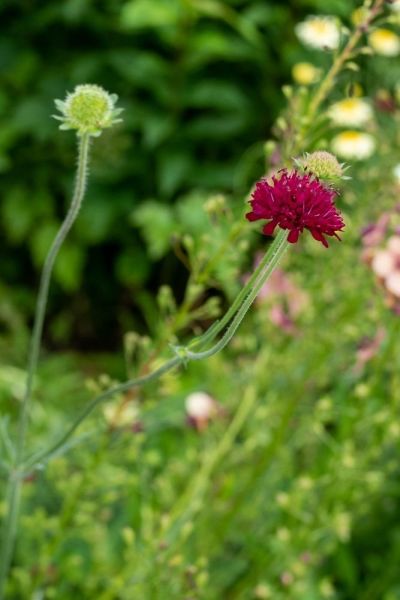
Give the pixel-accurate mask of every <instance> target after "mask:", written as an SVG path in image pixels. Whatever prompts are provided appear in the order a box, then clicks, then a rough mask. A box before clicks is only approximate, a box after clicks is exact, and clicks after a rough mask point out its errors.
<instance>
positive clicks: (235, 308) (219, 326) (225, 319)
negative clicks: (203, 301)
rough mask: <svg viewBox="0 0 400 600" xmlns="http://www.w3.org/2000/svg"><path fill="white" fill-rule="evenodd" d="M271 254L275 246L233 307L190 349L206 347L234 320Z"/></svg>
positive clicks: (251, 277)
mask: <svg viewBox="0 0 400 600" xmlns="http://www.w3.org/2000/svg"><path fill="white" fill-rule="evenodd" d="M271 252H273V244H272V245H271V247H270V250H269V251H268V252H266V254H265V255H264V256H263V258H262V259H261V261H260V262H259V264H258V265H257V267H256V268H255V270H254V271H253V273H252V275H251V276H250V279H249V280H248V282H247V283H246V285H245V286H244V287H243V288H242V289H241V291H240V292H239V294H238V295H237V296H236V298H235V300H234V302H233V303H232V304H231V306H230V307H229V309H228V310H227V312H226V313H225V314H224V316H223V317H222V319H219V320H218V321H215V323H213V324H212V325H211V327H209V328H208V330H207V331H206V332H205V333H203V334H202V335H200V336H199V337H197V338H195V339H194V340H192V341H191V342H190V343H189V348H193V347H194V346H199V345H204V344H205V343H208V342H211V341H212V340H213V339H215V338H216V336H217V335H218V333H219V332H220V331H222V330H223V329H224V327H226V325H227V324H228V323H229V321H230V320H231V319H232V317H233V316H234V315H235V314H236V312H237V311H238V309H239V307H240V305H241V304H242V302H243V300H244V299H245V298H246V296H247V294H248V293H249V291H250V290H251V289H252V288H253V285H254V283H255V282H256V280H257V279H258V277H259V275H260V273H262V272H263V270H264V268H265V266H266V265H267V264H268V262H269V261H270V259H271Z"/></svg>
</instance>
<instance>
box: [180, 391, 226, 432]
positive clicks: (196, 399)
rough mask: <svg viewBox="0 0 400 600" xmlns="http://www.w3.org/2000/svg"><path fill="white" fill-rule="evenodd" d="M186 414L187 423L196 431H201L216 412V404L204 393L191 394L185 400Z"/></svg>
mask: <svg viewBox="0 0 400 600" xmlns="http://www.w3.org/2000/svg"><path fill="white" fill-rule="evenodd" d="M185 409H186V414H187V417H188V420H189V423H190V424H191V425H192V426H193V427H195V428H196V429H197V430H198V431H202V430H203V429H204V428H205V427H206V426H207V425H208V423H209V421H210V420H211V419H212V418H213V417H215V415H216V414H217V412H218V407H217V403H216V401H215V400H214V398H212V397H211V396H210V395H209V394H206V392H193V393H192V394H189V396H187V398H186V400H185Z"/></svg>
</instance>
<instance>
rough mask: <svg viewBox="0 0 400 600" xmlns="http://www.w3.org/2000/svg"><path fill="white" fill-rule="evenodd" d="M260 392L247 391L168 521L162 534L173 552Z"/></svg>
mask: <svg viewBox="0 0 400 600" xmlns="http://www.w3.org/2000/svg"><path fill="white" fill-rule="evenodd" d="M256 392H257V390H256V388H255V387H254V386H253V385H251V386H249V387H248V388H247V389H246V390H245V393H244V394H243V400H242V402H241V403H240V404H239V407H238V409H237V411H236V414H235V416H234V417H233V419H232V421H231V423H230V425H229V427H228V428H227V430H226V431H225V433H224V435H223V436H222V438H221V440H220V442H219V443H218V444H217V446H216V448H215V449H214V450H212V451H211V453H210V455H209V456H208V457H207V458H206V460H205V462H204V463H203V465H202V466H201V468H200V470H199V472H198V473H197V474H196V475H195V476H194V478H193V480H192V482H191V483H190V484H189V486H188V488H187V489H186V490H185V491H184V493H183V494H182V496H181V497H180V498H179V500H178V501H177V503H176V505H175V506H174V509H173V512H172V514H171V515H170V516H169V519H168V524H167V528H166V531H164V532H163V533H162V539H163V541H166V542H167V544H168V546H170V550H172V549H173V547H172V546H171V545H172V544H173V542H174V541H175V539H176V536H178V535H179V532H181V531H182V527H183V526H184V524H185V523H186V522H188V520H190V519H193V518H194V517H195V515H196V514H197V513H198V512H199V511H200V510H201V508H202V506H203V505H204V496H205V494H206V492H207V487H208V484H209V481H210V478H211V475H212V473H213V471H214V470H215V467H216V465H217V464H218V463H220V462H221V461H222V460H223V458H224V457H225V456H227V455H228V454H229V451H230V450H231V448H232V446H233V444H234V442H235V440H236V438H237V436H238V434H239V433H240V431H241V429H242V428H243V425H244V423H245V422H246V419H247V417H248V415H249V414H250V412H251V410H252V409H253V407H254V404H255V402H256V399H257V393H256ZM187 533H188V532H187ZM182 537H183V534H182ZM182 537H181V538H180V542H182V541H183V539H182Z"/></svg>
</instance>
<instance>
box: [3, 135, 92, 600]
mask: <svg viewBox="0 0 400 600" xmlns="http://www.w3.org/2000/svg"><path fill="white" fill-rule="evenodd" d="M89 143H90V136H89V135H83V136H82V137H80V139H79V157H78V170H77V178H76V184H75V191H74V195H73V198H72V202H71V205H70V208H69V210H68V213H67V215H66V217H65V219H64V221H63V223H62V225H61V227H60V229H59V231H58V233H57V235H56V237H55V239H54V241H53V243H52V245H51V247H50V250H49V252H48V254H47V257H46V260H45V263H44V267H43V271H42V275H41V279H40V285H39V292H38V298H37V303H36V310H35V320H34V325H33V331H32V338H31V345H30V350H29V357H28V367H27V381H26V389H25V394H24V398H23V400H22V404H21V409H20V414H19V422H18V430H17V438H16V445H15V460H14V466H13V468H12V469H11V471H10V475H9V480H8V485H7V493H6V514H5V517H4V521H3V528H2V538H1V553H0V600H2V599H3V597H4V587H5V584H6V578H7V574H8V572H9V568H10V564H11V560H12V555H13V549H14V543H15V538H16V533H17V526H18V515H19V507H20V498H21V487H22V482H23V472H22V469H21V466H22V463H23V459H24V451H25V443H26V434H27V430H28V421H29V411H30V405H31V401H32V390H33V384H34V378H35V374H36V370H37V364H38V360H39V351H40V344H41V340H42V333H43V324H44V318H45V313H46V306H47V299H48V295H49V287H50V280H51V275H52V272H53V267H54V263H55V260H56V257H57V255H58V252H59V250H60V248H61V246H62V244H63V242H64V240H65V238H66V237H67V235H68V233H69V231H70V229H71V227H72V225H73V223H74V221H75V219H76V217H77V216H78V213H79V209H80V207H81V204H82V200H83V196H84V193H85V188H86V181H87V166H88V158H89Z"/></svg>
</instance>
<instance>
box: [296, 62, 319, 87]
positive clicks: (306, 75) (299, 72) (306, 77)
mask: <svg viewBox="0 0 400 600" xmlns="http://www.w3.org/2000/svg"><path fill="white" fill-rule="evenodd" d="M292 76H293V79H294V80H295V82H296V83H299V84H300V85H312V84H313V83H316V82H317V81H319V79H320V78H321V69H318V68H317V67H315V66H314V65H313V64H312V63H309V62H299V63H296V64H295V65H294V66H293V68H292Z"/></svg>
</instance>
